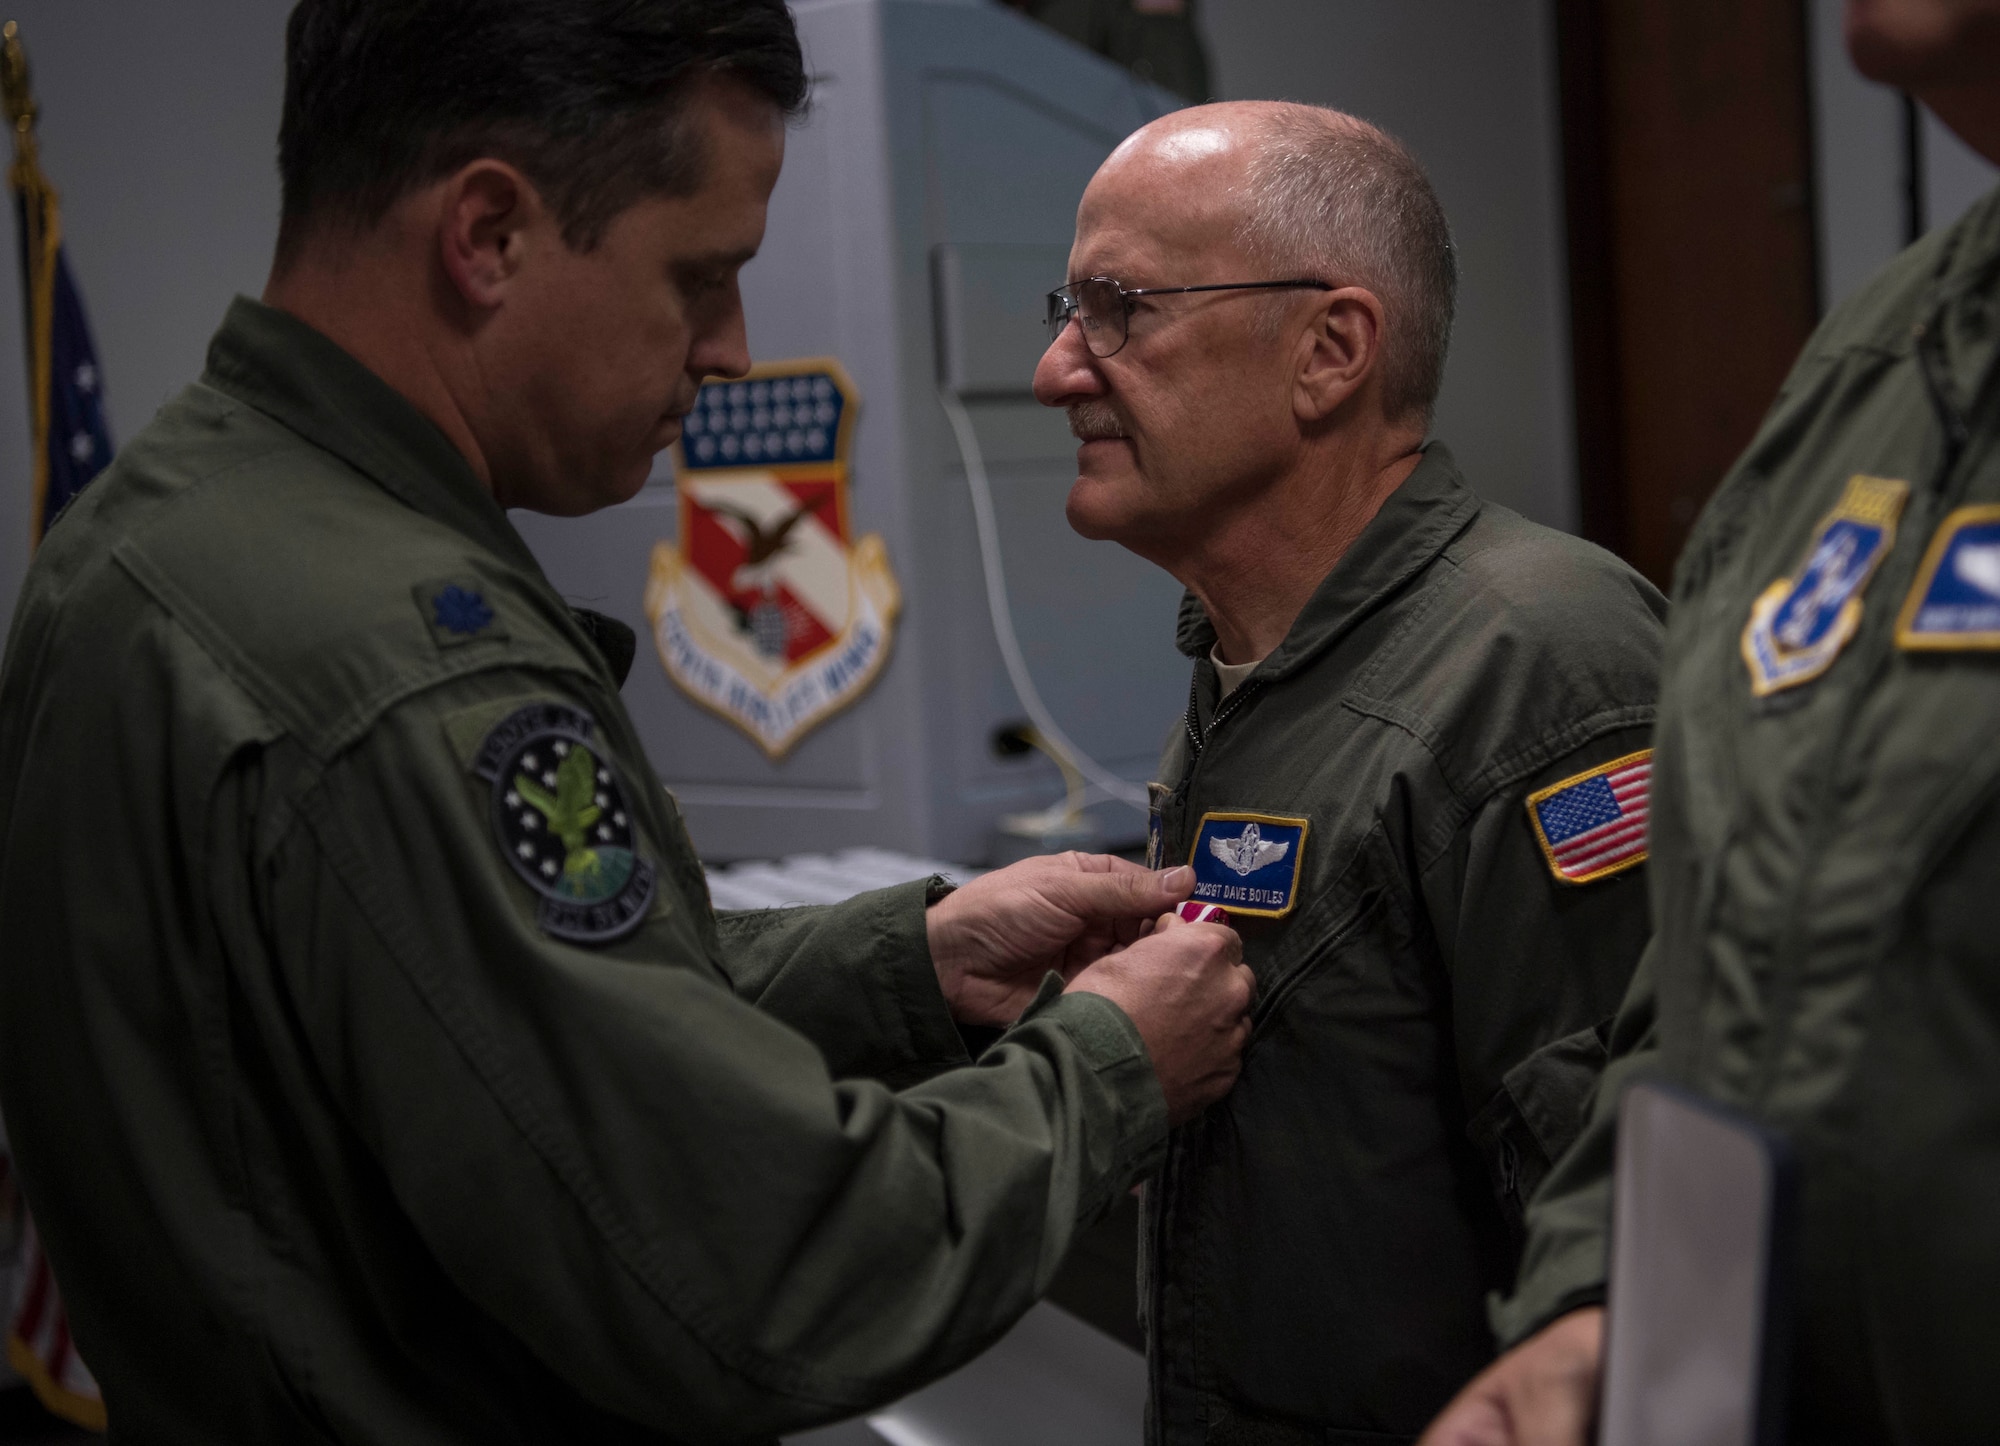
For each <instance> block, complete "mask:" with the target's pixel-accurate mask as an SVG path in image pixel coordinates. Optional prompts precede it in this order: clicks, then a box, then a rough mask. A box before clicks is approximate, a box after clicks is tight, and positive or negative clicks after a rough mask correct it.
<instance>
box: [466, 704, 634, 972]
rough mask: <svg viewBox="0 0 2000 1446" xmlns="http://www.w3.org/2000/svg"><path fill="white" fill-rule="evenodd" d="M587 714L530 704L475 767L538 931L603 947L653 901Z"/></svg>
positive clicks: (512, 717) (491, 736) (503, 725)
mask: <svg viewBox="0 0 2000 1446" xmlns="http://www.w3.org/2000/svg"><path fill="white" fill-rule="evenodd" d="M596 732H597V724H596V722H595V720H593V719H592V718H591V716H590V715H589V714H588V713H585V712H584V711H583V710H582V709H579V708H570V707H566V706H564V705H563V704H560V703H533V704H530V705H529V706H527V707H525V708H518V709H516V710H515V711H514V712H512V713H510V714H508V715H507V716H506V717H505V718H504V719H502V720H501V721H500V722H499V723H498V724H497V725H496V726H495V727H494V729H493V731H492V732H490V733H488V734H487V735H486V740H485V742H483V743H481V744H480V747H479V756H478V758H477V760H476V761H475V763H474V765H473V767H474V771H475V772H476V773H477V774H478V775H479V776H480V777H481V778H484V779H486V780H487V781H488V782H489V783H491V784H492V787H493V831H494V833H495V835H496V836H497V837H498V839H499V842H500V848H501V851H502V852H503V853H504V854H505V855H506V856H507V862H508V863H509V864H511V865H512V866H513V868H514V872H515V873H516V874H518V875H520V877H521V878H522V880H523V881H524V882H525V883H526V884H527V885H528V887H529V888H531V889H533V890H534V891H535V893H536V894H537V895H538V896H539V898H540V903H539V906H538V909H537V922H538V923H539V924H540V925H541V928H542V932H543V933H545V934H548V935H550V936H551V937H553V938H557V939H564V940H568V941H570V942H572V943H577V944H607V943H610V942H611V941H612V940H614V939H620V938H623V937H624V936H625V935H627V934H629V933H631V932H632V930H633V929H635V928H637V927H638V925H639V922H640V920H642V919H644V918H645V917H646V911H647V909H648V908H649V907H650V906H651V905H652V902H653V889H654V884H655V875H654V870H653V866H652V865H651V864H649V863H648V862H646V860H644V859H643V858H641V857H640V856H639V850H638V845H637V842H636V833H635V830H634V828H633V824H632V815H631V809H630V807H629V805H628V802H627V799H626V796H625V790H624V786H623V785H622V784H621V783H620V782H619V780H618V774H617V771H616V770H615V769H613V768H612V766H611V764H610V763H609V761H607V760H606V759H605V758H603V757H602V756H601V755H600V754H599V752H598V750H597V749H596V747H594V746H593V743H592V739H593V738H594V737H595V735H596Z"/></svg>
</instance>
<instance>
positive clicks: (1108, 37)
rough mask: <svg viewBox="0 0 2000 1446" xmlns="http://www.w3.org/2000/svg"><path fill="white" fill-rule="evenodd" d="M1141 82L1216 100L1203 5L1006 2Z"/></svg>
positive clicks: (1121, 0) (1185, 0)
mask: <svg viewBox="0 0 2000 1446" xmlns="http://www.w3.org/2000/svg"><path fill="white" fill-rule="evenodd" d="M1007 3H1008V4H1010V5H1012V6H1013V7H1014V8H1015V9H1016V10H1020V11H1022V12H1023V13H1025V14H1027V15H1030V16H1033V17H1034V18H1035V19H1036V20H1039V21H1041V22H1042V24H1044V25H1046V26H1048V27H1049V28H1050V29H1051V30H1057V31H1060V32H1061V33H1062V34H1064V35H1067V36H1068V37H1069V38H1070V39H1071V40H1074V41H1076V42H1077V43H1078V44H1079V45H1087V46H1089V47H1090V48H1091V49H1092V50H1094V51H1096V52H1097V53H1098V54H1099V55H1103V56H1108V57H1109V58H1110V59H1112V60H1115V61H1117V62H1118V63H1119V64H1120V65H1122V66H1124V67H1126V69H1128V70H1130V71H1131V72H1132V73H1133V74H1134V75H1137V76H1138V77H1139V78H1140V79H1141V80H1150V81H1151V82H1152V83H1153V84H1154V85H1157V86H1161V87H1163V88H1164V89H1166V90H1170V91H1172V92H1173V93H1174V94H1175V95H1178V96H1180V97H1181V98H1182V99H1184V100H1189V101H1193V102H1196V103H1197V104H1199V103H1200V102H1202V101H1206V100H1210V99H1212V98H1213V92H1212V91H1211V90H1210V88H1209V76H1208V52H1207V50H1206V49H1205V48H1204V47H1203V45H1202V41H1201V31H1200V29H1199V27H1198V25H1197V22H1196V19H1195V16H1196V13H1197V12H1196V6H1197V4H1198V0H1153V3H1151V4H1148V3H1146V0H1007Z"/></svg>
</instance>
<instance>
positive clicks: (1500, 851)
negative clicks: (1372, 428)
mask: <svg viewBox="0 0 2000 1446" xmlns="http://www.w3.org/2000/svg"><path fill="white" fill-rule="evenodd" d="M1664 611H1665V602H1664V600H1663V599H1662V598H1661V597H1660V595H1659V593H1658V592H1657V591H1656V590H1655V589H1654V588H1652V587H1651V586H1650V585H1648V584H1647V583H1646V581H1645V580H1644V579H1643V578H1641V577H1639V576H1638V575H1637V574H1636V573H1634V572H1633V571H1632V570H1631V569H1630V568H1628V567H1626V566H1625V565H1624V564H1623V563H1621V562H1619V561H1618V560H1617V559H1616V558H1614V557H1612V556H1611V555H1610V554H1608V553H1606V552H1603V551H1601V550H1600V549H1598V548H1596V547H1593V546H1591V545H1590V544H1588V543H1585V542H1582V541H1579V540H1578V539H1576V538H1573V537H1568V536H1565V535H1564V534H1562V533H1558V532H1554V531H1551V530H1550V529H1548V528H1544V527H1539V526H1537V525H1535V524H1533V523H1531V522H1528V521H1526V520H1524V519H1523V518H1521V517H1519V516H1517V515H1515V514H1514V513H1512V512H1509V511H1508V510H1507V509H1505V508H1503V507H1499V506H1496V505H1493V504H1491V503H1483V502H1482V501H1481V500H1480V499H1479V498H1478V497H1476V496H1474V495H1473V493H1472V492H1470V491H1469V490H1467V488H1466V487H1465V485H1464V484H1463V483H1462V482H1461V480H1460V478H1459V475H1458V472H1457V469H1456V468H1455V466H1454V465H1453V463H1452V460H1451V457H1450V454H1449V453H1448V452H1447V451H1446V449H1445V448H1444V447H1443V446H1442V445H1439V444H1433V445H1432V446H1431V447H1430V448H1429V449H1428V451H1427V453H1426V455H1425V457H1424V459H1423V461H1422V462H1421V463H1420V464H1419V465H1418V467H1417V470H1416V471H1415V472H1414V473H1412V474H1411V476H1410V477H1409V479H1408V480H1407V481H1405V482H1404V483H1403V485H1402V486H1401V487H1400V488H1399V489H1398V490H1397V491H1396V492H1395V493H1394V494H1393V495H1392V496H1391V497H1390V498H1389V500H1388V502H1387V503H1386V504H1385V505H1384V506H1383V508H1382V510H1381V511H1380V512H1379V513H1378V514H1377V515H1376V517H1375V518H1374V519H1373V520H1372V521H1371V522H1370V523H1369V525H1368V527H1367V528H1366V530H1364V532H1363V533H1362V535H1361V537H1360V538H1359V539H1358V540H1357V541H1356V543H1355V544H1354V546H1353V547H1352V548H1351V549H1350V550H1349V551H1348V552H1347V553H1346V555H1344V556H1343V557H1342V558H1341V559H1340V561H1339V562H1338V563H1337V564H1336V565H1335V566H1334V568H1333V570H1332V571H1331V572H1330V573H1329V574H1328V576H1327V578H1326V580H1325V582H1324V583H1322V584H1321V586H1320V588H1319V590H1318V591H1317V593H1316V594H1315V595H1314V597H1313V598H1312V600H1311V601H1310V602H1309V603H1308V604H1307V605H1306V608H1305V610H1304V611H1303V612H1302V613H1301V614H1300V616H1299V618H1298V620H1297V622H1296V623H1294V624H1293V626H1292V629H1291V631H1290V632H1289V633H1288V634H1287V636H1286V637H1285V640H1284V642H1283V643H1282V644H1280V646H1279V647H1278V649H1277V651H1276V652H1274V653H1272V654H1271V656H1270V657H1269V658H1267V659H1265V661H1264V662H1263V663H1262V664H1261V665H1260V666H1259V667H1258V668H1257V670H1256V671H1255V672H1254V673H1253V674H1251V676H1250V677H1249V679H1248V680H1247V681H1245V682H1244V683H1243V685H1242V686H1241V687H1240V688H1239V689H1238V690H1237V691H1235V692H1234V693H1232V694H1230V695H1229V697H1228V698H1227V699H1225V700H1223V701H1222V702H1221V704H1220V706H1218V704H1217V696H1218V693H1219V685H1218V680H1217V677H1216V672H1215V668H1214V666H1213V664H1212V663H1211V662H1210V661H1209V650H1210V648H1211V647H1212V646H1213V644H1214V641H1215V632H1214V629H1213V627H1212V625H1211V624H1210V623H1209V622H1208V620H1207V618H1206V616H1205V614H1203V612H1202V611H1201V609H1200V607H1199V606H1198V605H1197V604H1195V603H1194V602H1193V601H1192V599H1190V601H1189V602H1188V603H1187V605H1186V607H1185V610H1184V612H1183V615H1182V626H1181V633H1180V638H1179V643H1180V646H1181V649H1182V650H1183V651H1184V652H1186V653H1188V654H1190V655H1191V656H1192V657H1193V658H1194V659H1195V660H1196V661H1195V675H1194V686H1193V696H1192V698H1191V700H1190V709H1189V715H1188V718H1187V719H1186V723H1185V727H1184V728H1183V730H1182V731H1181V733H1180V736H1178V737H1177V738H1176V739H1175V740H1174V741H1173V743H1172V744H1171V745H1170V746H1169V748H1168V750H1167V754H1166V758H1165V761H1164V763H1163V764H1162V768H1161V773H1160V779H1161V782H1160V783H1159V784H1156V785H1155V790H1156V792H1155V797H1156V798H1157V799H1159V800H1160V801H1161V808H1160V834H1161V844H1162V850H1161V852H1162V854H1163V856H1164V857H1165V858H1166V859H1167V860H1169V861H1171V862H1180V861H1183V860H1192V861H1194V862H1195V863H1196V864H1197V866H1198V868H1199V867H1200V866H1202V865H1203V864H1204V861H1205V860H1206V859H1207V858H1208V857H1209V856H1210V855H1211V853H1212V852H1213V850H1214V848H1215V846H1216V845H1217V844H1220V845H1222V847H1223V850H1224V851H1225V852H1228V851H1229V849H1230V841H1231V840H1232V839H1239V838H1240V837H1241V835H1240V834H1239V833H1238V831H1239V830H1245V829H1247V827H1248V825H1249V824H1250V823H1252V822H1258V821H1259V820H1260V819H1261V820H1262V822H1261V823H1260V824H1259V827H1260V829H1261V831H1262V838H1263V846H1264V848H1265V849H1266V850H1271V849H1278V848H1280V847H1281V846H1282V849H1283V850H1285V851H1284V852H1280V853H1279V855H1278V859H1277V862H1276V863H1275V864H1274V865H1273V866H1271V867H1270V868H1267V869H1255V870H1253V871H1251V872H1249V873H1245V874H1243V884H1244V887H1245V888H1248V887H1249V886H1250V885H1253V884H1255V883H1256V882H1257V881H1258V880H1259V879H1261V878H1264V877H1266V876H1276V877H1277V878H1278V879H1279V881H1280V886H1282V880H1283V876H1284V875H1285V872H1286V870H1287V869H1288V868H1290V867H1292V866H1294V865H1296V867H1297V880H1296V883H1295V885H1294V886H1293V887H1294V890H1295V893H1294V896H1293V898H1292V901H1291V907H1290V909H1289V911H1288V912H1286V913H1284V914H1283V915H1282V916H1281V917H1259V916H1255V915H1251V914H1247V913H1241V912H1238V913H1235V914H1234V915H1233V918H1234V919H1235V922H1236V925H1237V927H1238V928H1239V929H1240V930H1241V932H1242V935H1243V947H1244V956H1245V958H1246V960H1247V962H1248V963H1249V964H1250V965H1251V967H1252V968H1253V969H1254V970H1255V971H1256V973H1257V977H1258V997H1257V1003H1256V1007H1255V1014H1254V1016H1253V1026H1254V1033H1253V1036H1252V1039H1251V1042H1250V1046H1249V1049H1248V1051H1247V1052H1246V1054H1245V1057H1244V1063H1243V1074H1242V1077H1241V1079H1240V1080H1239V1082H1238V1084H1237V1087H1236V1089H1235V1090H1234V1091H1233V1092H1232V1093H1231V1094H1230V1095H1229V1097H1228V1098H1227V1099H1225V1100H1224V1101H1222V1102H1221V1103H1220V1104H1218V1105H1216V1106H1215V1107H1213V1108H1212V1109H1210V1110H1208V1111H1207V1112H1206V1114H1204V1115H1203V1116H1202V1117H1201V1118H1200V1119H1199V1120H1197V1121H1195V1122H1194V1123H1191V1124H1189V1125H1186V1126H1183V1127H1182V1128H1180V1129H1178V1130H1176V1131H1175V1132H1174V1135H1173V1137H1172V1141H1171V1143H1170V1145H1169V1149H1168V1158H1167V1163H1166V1165H1165V1167H1164V1169H1163V1171H1162V1173H1161V1175H1160V1176H1159V1177H1158V1178H1157V1179H1156V1180H1154V1181H1153V1182H1151V1183H1149V1184H1148V1186H1147V1187H1146V1196H1147V1200H1146V1210H1145V1229H1144V1237H1143V1244H1142V1267H1141V1268H1142V1272H1143V1274H1144V1276H1145V1281H1144V1284H1143V1286H1142V1309H1143V1312H1144V1315H1145V1318H1146V1324H1147V1336H1148V1341H1149V1345H1150V1355H1151V1363H1150V1364H1151V1370H1152V1421H1151V1439H1152V1440H1153V1441H1154V1442H1155V1443H1163V1446H1192V1443H1195V1442H1204V1441H1205V1442H1215V1443H1227V1442H1242V1443H1250V1442H1255V1443H1265V1446H1292V1443H1307V1442H1313V1443H1324V1442H1339V1443H1349V1442H1357V1443H1358V1442H1364V1441H1367V1442H1373V1441H1390V1440H1407V1439H1410V1438H1411V1437H1413V1436H1414V1435H1415V1434H1416V1433H1417V1432H1418V1431H1420V1430H1421V1429H1422V1428H1423V1426H1424V1424H1425V1423H1426V1422H1427V1421H1428V1420H1429V1419H1430V1417H1431V1416H1432V1415H1433V1414H1434V1413H1435V1412H1436V1411H1437V1410H1438V1409H1439V1408H1440V1407H1441V1406H1443V1405H1444V1403H1445V1402H1446V1400H1448V1399H1449V1398H1450V1396H1451V1395H1452V1393H1453V1392H1454V1391H1456V1390H1457V1388H1458V1387H1459V1386H1460V1385H1461V1384H1463V1382H1464V1380H1465V1378H1466V1377H1467V1376H1468V1375H1470V1374H1471V1373H1472V1372H1473V1371H1474V1370H1476V1369H1477V1368H1478V1367H1479V1366H1480V1365H1481V1364H1483V1363H1484V1362H1485V1361H1487V1360H1488V1359H1490V1358H1491V1356H1492V1353H1493V1344H1492V1338H1491V1336H1490V1334H1489V1332H1488V1329H1487V1324H1486V1318H1485V1314H1484V1312H1485V1301H1486V1295H1487V1293H1488V1292H1489V1291H1491V1290H1494V1289H1496V1288H1504V1286H1505V1285H1506V1284H1507V1282H1508V1281H1509V1280H1510V1279H1511V1278H1512V1273H1513V1269H1514V1263H1515V1260H1516V1252H1517V1248H1518V1238H1519V1237H1518V1230H1519V1224H1520V1217H1521V1208H1522V1205H1523V1204H1524V1203H1525V1201H1526V1199H1527V1197H1528V1195H1529V1194H1530V1193H1531V1192H1532V1191H1533V1189H1534V1187H1535V1185H1536V1184H1537V1183H1538V1182H1539V1181H1540V1179H1541V1178H1542V1176H1543V1175H1544V1174H1545V1173H1546V1171H1547V1170H1548V1168H1549V1165H1550V1162H1552V1161H1553V1160H1554V1159H1556V1158H1557V1157H1558V1156H1559V1155H1561V1153H1562V1152H1563V1150H1564V1148H1565V1147H1566V1146H1567V1145H1568V1143H1569V1142H1570V1140H1571V1139H1572V1138H1574V1136H1575V1134H1576V1132H1577V1130H1578V1129H1580V1128H1581V1126H1582V1123H1583V1120H1584V1109H1585V1103H1586V1101H1587V1099H1588V1096H1589V1093H1590V1090H1591V1088H1592V1087H1593V1085H1594V1084H1595V1082H1596V1079H1597V1073H1598V1070H1599V1068H1600V1066H1601V1064H1602V1062H1603V1059H1604V1047H1603V1044H1602V1038H1601V1036H1602V1034H1603V1033H1604V1032H1606V1031H1608V1027H1609V1023H1610V1020H1611V1017H1612V1015H1613V1014H1614V1013H1615V1011H1616V1009H1617V1006H1618V1001H1619V999H1620V998H1621V997H1622V995H1623V994H1624V991H1625V987H1626V984H1627V981H1628V980H1629V979H1630V977H1631V973H1632V969H1633V966H1634V964H1635V963H1636V962H1637V960H1638V958H1639V954H1640V952H1641V950H1642V948H1643V947H1644V944H1645V937H1646V886H1645V870H1644V868H1639V867H1627V868H1625V869H1624V870H1623V871H1622V872H1617V873H1613V874H1609V875H1607V876H1604V877H1601V878H1598V879H1595V880H1593V881H1590V882H1581V883H1572V882H1566V881H1563V880H1560V879H1558V878H1557V877H1556V874H1555V872H1554V870H1553V866H1552V864H1551V863H1550V862H1549V860H1548V859H1547V857H1546V856H1545V855H1544V853H1543V851H1542V847H1541V844H1540V842H1539V840H1538V837H1537V834H1536V832H1535V829H1534V825H1533V823H1532V821H1531V818H1530V814H1529V809H1528V801H1529V799H1530V796H1531V795H1534V794H1537V793H1539V792H1541V791H1542V790H1543V789H1546V788H1550V787H1552V786H1554V785H1557V784H1562V783H1565V782H1567V781H1568V780H1571V779H1573V778H1575V777H1576V776H1577V775H1579V774H1585V773H1589V772H1591V771H1593V770H1596V769H1599V768H1601V767H1603V766H1605V765H1609V764H1613V763H1617V762H1619V761H1620V760H1625V759H1628V758H1630V757H1631V756H1632V755H1635V754H1643V752H1644V750H1645V749H1646V748H1647V747H1648V744H1649V742H1650V738H1651V734H1652V726H1653V698H1654V689H1655V687H1656V683H1657V677H1658V671H1659V657H1660V651H1659V650H1660V642H1661V616H1662V614H1663V612H1664ZM1642 761H1643V760H1642ZM1628 766H1629V765H1628ZM1638 807H1639V806H1638V804H1637V803H1636V802H1635V803H1634V804H1633V805H1632V817H1633V818H1634V819H1635V820H1636V818H1637V816H1638ZM1211 814H1220V815H1224V816H1225V818H1224V819H1222V820H1217V821H1215V822H1213V823H1212V824H1211V825H1210V826H1209V827H1208V828H1207V829H1206V830H1204V828H1203V824H1202V820H1203V819H1204V817H1206V816H1208V815H1211ZM1286 819H1292V820H1303V821H1305V823H1306V825H1307V826H1306V828H1305V829H1304V832H1303V835H1302V836H1301V837H1297V838H1293V836H1292V835H1293V832H1294V831H1295V830H1296V829H1297V824H1296V823H1293V824H1291V825H1289V826H1288V825H1287V824H1285V823H1284V822H1283V820H1286ZM1641 837H1643V833H1641ZM1293 848H1296V849H1297V851H1298V855H1299V856H1292V855H1291V854H1290V852H1289V850H1291V849H1293ZM1254 862H1255V861H1254V859H1247V858H1246V859H1244V860H1242V865H1243V866H1244V867H1249V866H1250V865H1252V864H1254ZM1586 872H1588V871H1586ZM1221 876H1222V878H1223V879H1224V880H1225V881H1226V880H1228V879H1231V878H1234V877H1236V871H1234V870H1224V871H1223V872H1222V875H1221ZM1218 902H1220V903H1221V904H1222V906H1223V907H1225V908H1229V907H1231V905H1230V902H1229V899H1228V898H1227V897H1224V898H1221V899H1219V900H1218ZM1267 906H1268V903H1267Z"/></svg>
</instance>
